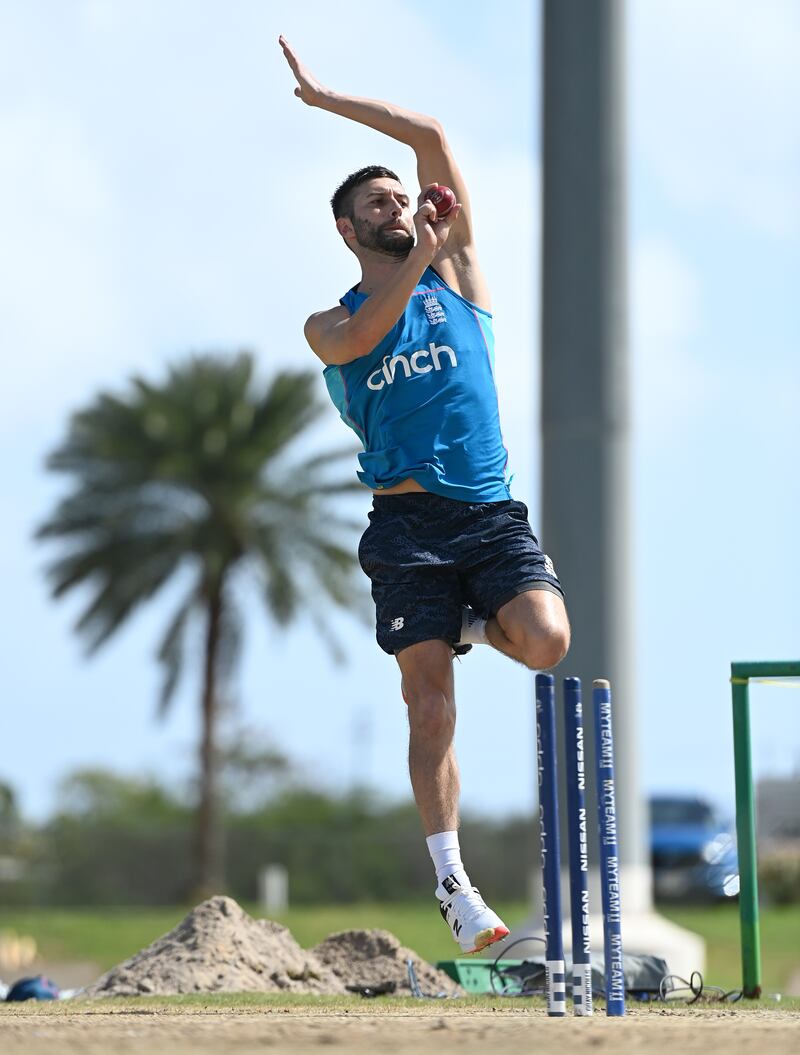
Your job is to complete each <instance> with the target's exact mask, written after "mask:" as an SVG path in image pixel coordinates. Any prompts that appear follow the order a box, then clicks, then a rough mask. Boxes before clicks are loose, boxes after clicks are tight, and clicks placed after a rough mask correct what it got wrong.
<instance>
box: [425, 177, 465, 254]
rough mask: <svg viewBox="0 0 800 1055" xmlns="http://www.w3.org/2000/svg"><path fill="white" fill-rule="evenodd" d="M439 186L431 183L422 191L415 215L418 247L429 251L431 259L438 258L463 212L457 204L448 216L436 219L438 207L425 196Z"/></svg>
mask: <svg viewBox="0 0 800 1055" xmlns="http://www.w3.org/2000/svg"><path fill="white" fill-rule="evenodd" d="M437 186H438V184H437V183H431V184H430V185H429V186H427V187H424V188H423V189H422V192H421V193H420V196H419V199H418V204H419V208H418V209H417V211H416V213H415V214H414V227H415V228H416V231H417V246H418V247H419V248H420V249H423V250H427V251H428V252H429V253H430V256H431V259H433V257H435V256H436V254H437V253H438V252H439V250H440V249H441V248H442V246H443V245H444V243H445V242H446V241H447V237H448V235H449V234H450V229H451V228H452V226H453V224H454V223H455V222H456V220H457V219H458V214H459V213H460V212H461V205H460V204H456V205H454V206H453V208H452V209H451V210H450V212H449V213H448V214H447V215H446V216H443V217H442V218H441V220H437V219H436V206H435V205H434V204H433V202H432V201H431V200H430V199H429V198H426V197H425V195H426V193H427V192H428V191H429V190H430V189H431V187H437Z"/></svg>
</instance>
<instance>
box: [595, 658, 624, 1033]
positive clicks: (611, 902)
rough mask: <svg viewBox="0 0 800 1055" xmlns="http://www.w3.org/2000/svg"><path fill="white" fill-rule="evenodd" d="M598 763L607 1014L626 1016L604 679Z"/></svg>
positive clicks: (599, 690)
mask: <svg viewBox="0 0 800 1055" xmlns="http://www.w3.org/2000/svg"><path fill="white" fill-rule="evenodd" d="M592 703H593V706H594V729H595V737H596V743H595V753H596V763H597V821H598V829H599V835H600V891H601V894H602V901H603V946H604V953H605V962H606V963H605V967H606V972H605V973H606V1014H607V1015H624V1014H625V975H624V973H623V968H622V903H621V900H620V888H619V851H618V848H617V803H616V795H615V787H614V732H613V728H612V723H611V686H610V685H609V683H608V682H607V681H605V680H602V679H597V680H595V681H594V682H593V684H592Z"/></svg>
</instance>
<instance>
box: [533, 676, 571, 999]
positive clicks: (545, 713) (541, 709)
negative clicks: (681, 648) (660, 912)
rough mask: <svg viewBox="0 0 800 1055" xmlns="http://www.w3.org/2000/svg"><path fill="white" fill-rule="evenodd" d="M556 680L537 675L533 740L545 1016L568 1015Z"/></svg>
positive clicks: (551, 677)
mask: <svg viewBox="0 0 800 1055" xmlns="http://www.w3.org/2000/svg"><path fill="white" fill-rule="evenodd" d="M555 697H556V691H555V678H554V677H553V675H552V674H537V675H536V740H537V757H538V769H539V831H540V835H541V843H542V874H543V878H544V892H543V893H544V899H543V900H544V904H543V909H544V911H543V917H544V938H545V988H546V995H547V1014H548V1015H550V1016H551V1017H563V1016H564V1015H566V1013H567V986H566V969H565V965H564V939H563V934H562V932H563V921H562V917H561V851H560V845H559V833H558V777H557V761H556V714H555V710H556V707H555Z"/></svg>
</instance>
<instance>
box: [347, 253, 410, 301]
mask: <svg viewBox="0 0 800 1055" xmlns="http://www.w3.org/2000/svg"><path fill="white" fill-rule="evenodd" d="M406 259H407V257H404V256H399V257H398V256H387V255H386V254H385V253H370V254H369V255H368V256H367V255H365V256H364V257H362V258H361V281H360V282H359V284H358V292H359V293H364V294H366V295H367V296H369V295H370V294H371V293H377V292H378V290H379V289H381V287H382V286H385V285H386V284H387V282H391V281H392V279H393V278H394V276H395V275H396V273H397V269H398V268H399V267H402V265H403V264H404V263H405V262H406Z"/></svg>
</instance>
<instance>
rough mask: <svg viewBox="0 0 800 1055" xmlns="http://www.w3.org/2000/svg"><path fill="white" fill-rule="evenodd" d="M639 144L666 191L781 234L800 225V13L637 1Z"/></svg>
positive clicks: (773, 2)
mask: <svg viewBox="0 0 800 1055" xmlns="http://www.w3.org/2000/svg"><path fill="white" fill-rule="evenodd" d="M630 10H631V17H630V55H631V68H632V74H631V77H630V83H631V85H632V86H633V88H634V91H633V92H632V93H631V112H632V121H633V126H634V138H635V140H636V141H638V142H639V143H640V144H641V147H642V150H643V151H644V154H645V156H646V158H647V159H648V161H649V162H650V164H651V165H652V166H654V167H655V170H656V171H657V173H658V175H659V176H660V177H661V178H662V179H663V180H664V183H665V186H666V187H667V188H668V190H669V192H670V194H671V195H672V196H673V197H674V198H675V199H676V200H677V201H679V202H681V203H683V204H685V205H688V206H690V207H692V208H695V209H702V210H708V211H710V212H711V213H712V214H713V213H717V214H718V215H720V216H722V217H732V218H735V219H737V220H743V221H745V222H746V223H747V224H748V225H749V226H750V227H752V228H754V229H756V230H758V231H760V232H763V233H766V234H769V235H771V236H774V237H786V236H791V235H793V234H796V233H797V231H798V230H799V229H800V189H799V188H800V120H798V99H800V63H798V61H797V56H798V54H800V6H799V5H798V4H797V3H796V2H794V0H762V2H761V3H759V4H753V3H750V2H749V0H700V2H697V0H637V2H636V3H634V4H633V5H632V6H631V9H630Z"/></svg>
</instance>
